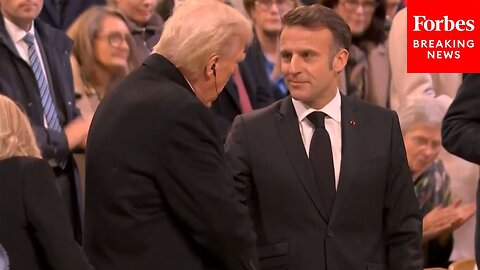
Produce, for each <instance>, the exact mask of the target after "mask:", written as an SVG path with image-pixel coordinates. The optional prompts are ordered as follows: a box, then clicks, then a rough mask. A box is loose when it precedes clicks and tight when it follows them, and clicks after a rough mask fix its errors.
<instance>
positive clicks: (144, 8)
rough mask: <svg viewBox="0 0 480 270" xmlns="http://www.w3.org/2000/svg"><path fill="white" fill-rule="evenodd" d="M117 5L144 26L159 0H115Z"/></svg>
mask: <svg viewBox="0 0 480 270" xmlns="http://www.w3.org/2000/svg"><path fill="white" fill-rule="evenodd" d="M115 1H116V4H117V7H118V8H119V9H120V10H121V11H122V13H123V14H125V16H127V18H129V19H130V20H132V21H134V22H135V23H136V24H138V25H140V26H143V25H145V24H147V22H148V21H149V20H150V18H151V17H152V15H153V13H154V12H155V7H156V6H157V0H115Z"/></svg>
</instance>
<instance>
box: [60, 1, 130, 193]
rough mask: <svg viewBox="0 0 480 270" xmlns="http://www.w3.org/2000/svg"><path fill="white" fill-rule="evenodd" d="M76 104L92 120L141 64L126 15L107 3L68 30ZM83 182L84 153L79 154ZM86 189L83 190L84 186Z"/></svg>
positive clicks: (91, 8)
mask: <svg viewBox="0 0 480 270" xmlns="http://www.w3.org/2000/svg"><path fill="white" fill-rule="evenodd" d="M67 35H68V36H69V37H70V38H71V39H72V40H73V49H72V54H71V56H70V60H71V63H72V73H73V82H74V86H75V94H76V97H77V98H76V105H77V107H78V108H79V109H80V112H81V113H82V115H83V117H84V118H87V119H91V117H92V116H93V113H94V112H95V110H96V108H97V106H98V104H99V102H100V100H101V99H102V98H103V97H104V96H105V95H106V94H107V92H108V90H109V88H110V86H111V85H112V84H113V83H114V82H115V81H117V80H118V79H120V78H122V77H124V76H125V75H126V74H127V73H128V72H130V71H131V70H133V69H134V68H135V67H136V66H137V60H136V56H135V55H134V54H135V52H134V49H133V41H132V38H131V35H130V30H129V28H128V26H127V22H126V20H125V18H124V17H123V15H122V14H121V13H120V12H119V11H118V10H116V9H114V8H111V7H107V6H93V7H90V8H89V9H87V10H86V11H85V12H84V13H82V14H81V15H80V16H79V17H78V18H77V20H75V22H74V23H73V24H72V26H71V27H70V28H69V29H68V31H67ZM75 159H76V161H77V165H78V167H79V171H80V176H81V179H82V185H83V183H84V179H85V177H84V172H85V170H84V168H85V162H84V155H83V154H76V155H75ZM82 190H83V189H82Z"/></svg>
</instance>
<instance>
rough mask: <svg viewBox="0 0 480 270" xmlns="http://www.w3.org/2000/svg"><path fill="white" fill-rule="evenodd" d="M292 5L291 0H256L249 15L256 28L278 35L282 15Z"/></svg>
mask: <svg viewBox="0 0 480 270" xmlns="http://www.w3.org/2000/svg"><path fill="white" fill-rule="evenodd" d="M293 7H294V2H293V0H258V1H255V6H254V7H253V9H252V10H251V12H250V15H251V17H252V19H253V21H254V23H255V26H256V28H257V29H258V30H260V31H263V32H265V33H267V34H268V33H269V34H274V35H278V34H279V33H280V30H281V29H282V17H283V15H285V14H286V13H287V12H288V11H290V10H291V9H292V8H293Z"/></svg>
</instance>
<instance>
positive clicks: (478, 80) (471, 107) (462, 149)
mask: <svg viewBox="0 0 480 270" xmlns="http://www.w3.org/2000/svg"><path fill="white" fill-rule="evenodd" d="M442 143H443V146H444V147H445V149H446V150H447V151H448V152H450V153H452V154H454V155H457V156H459V157H461V158H463V159H465V160H468V161H470V162H473V163H476V164H480V74H467V75H465V76H464V79H463V82H462V84H461V85H460V88H459V89H458V92H457V96H456V97H455V99H454V100H453V102H452V104H451V105H450V107H449V109H448V111H447V114H446V116H445V119H444V120H443V124H442ZM479 204H480V193H479V192H478V191H477V205H479ZM476 226H477V227H476V232H477V233H476V234H475V245H476V247H477V248H476V249H475V257H476V260H477V262H480V248H479V247H480V233H479V232H480V212H479V211H477V225H476Z"/></svg>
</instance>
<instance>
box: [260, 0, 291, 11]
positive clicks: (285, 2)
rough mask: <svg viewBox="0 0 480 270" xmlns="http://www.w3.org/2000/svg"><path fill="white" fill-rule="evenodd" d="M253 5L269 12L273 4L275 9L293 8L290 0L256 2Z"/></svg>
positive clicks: (261, 0)
mask: <svg viewBox="0 0 480 270" xmlns="http://www.w3.org/2000/svg"><path fill="white" fill-rule="evenodd" d="M255 3H256V4H257V5H258V6H259V7H260V8H262V9H263V10H270V9H271V8H272V6H273V4H275V5H277V8H278V9H281V10H286V9H291V8H293V1H292V0H256V1H255Z"/></svg>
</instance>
